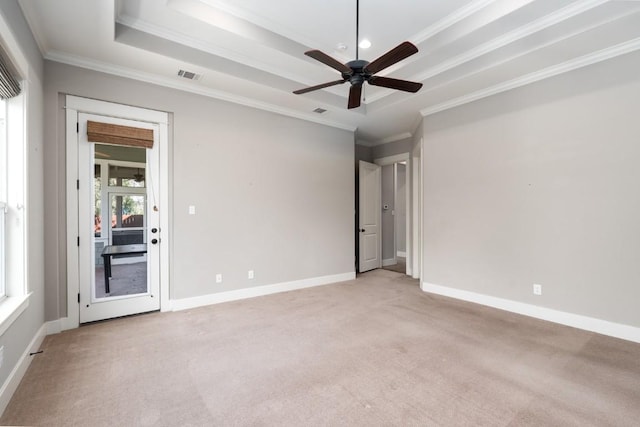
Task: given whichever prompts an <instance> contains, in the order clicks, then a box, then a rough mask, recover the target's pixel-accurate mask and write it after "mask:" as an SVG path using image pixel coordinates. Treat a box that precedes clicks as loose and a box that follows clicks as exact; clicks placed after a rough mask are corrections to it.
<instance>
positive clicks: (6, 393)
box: [0, 324, 46, 414]
mask: <svg viewBox="0 0 640 427" xmlns="http://www.w3.org/2000/svg"><path fill="white" fill-rule="evenodd" d="M45 329H46V327H45V325H44V324H43V325H42V326H41V327H40V329H38V331H37V332H36V334H35V336H34V337H33V338H32V339H31V342H30V343H29V345H28V346H27V348H26V349H25V351H24V352H23V353H22V356H21V357H20V359H19V360H18V363H16V365H15V366H14V367H13V370H12V371H11V373H10V374H9V376H8V377H7V379H6V380H5V382H4V384H2V388H0V414H2V413H4V410H5V409H6V408H7V405H8V404H9V401H10V400H11V397H12V396H13V393H15V391H16V390H17V388H18V386H19V385H20V381H22V378H23V377H24V374H25V373H26V372H27V368H28V367H29V365H30V364H31V360H32V359H33V357H34V356H29V353H33V352H36V351H38V349H39V348H40V346H41V345H42V341H43V340H44V337H45Z"/></svg>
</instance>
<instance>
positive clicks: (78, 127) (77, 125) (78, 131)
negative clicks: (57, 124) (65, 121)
mask: <svg viewBox="0 0 640 427" xmlns="http://www.w3.org/2000/svg"><path fill="white" fill-rule="evenodd" d="M76 133H80V123H79V122H76Z"/></svg>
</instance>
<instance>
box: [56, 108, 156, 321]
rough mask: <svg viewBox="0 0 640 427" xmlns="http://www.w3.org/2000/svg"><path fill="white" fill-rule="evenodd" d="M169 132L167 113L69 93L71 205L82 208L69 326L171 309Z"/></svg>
mask: <svg viewBox="0 0 640 427" xmlns="http://www.w3.org/2000/svg"><path fill="white" fill-rule="evenodd" d="M74 107H75V108H74ZM96 127H100V128H101V129H106V130H105V131H104V132H103V134H101V136H96V135H95V132H94V131H93V130H92V129H94V128H96ZM167 131H168V124H167V114H166V113H160V112H156V111H151V110H144V109H139V108H135V107H127V106H122V105H118V104H112V103H107V102H102V101H95V100H88V99H85V98H78V97H72V96H68V97H67V165H69V166H68V168H67V185H68V187H67V196H68V197H67V211H68V212H74V211H75V212H77V215H67V231H68V236H67V240H68V245H67V254H68V257H67V270H68V277H69V280H68V298H67V301H68V307H67V314H68V318H67V319H66V322H63V329H69V328H72V327H77V326H78V325H79V324H81V323H86V322H92V321H96V320H103V319H109V318H113V317H120V316H125V315H130V314H137V313H144V312H148V311H154V310H159V309H163V310H166V309H168V308H169V307H168V283H167V282H168V268H166V267H163V264H166V262H161V260H166V259H167V257H168V247H167V243H168V233H166V231H165V233H162V235H161V230H163V229H164V230H168V209H163V208H164V207H165V206H168V203H167V195H168V192H167V189H166V186H167V182H168V178H167V174H166V171H167V159H166V153H167V151H168V150H167V147H166V144H167V142H168V141H167V139H168V137H167V136H168V132H167ZM113 132H116V133H118V132H124V133H123V134H122V135H116V136H114V134H113ZM129 132H133V133H134V134H138V133H143V134H144V135H146V136H145V140H144V141H143V142H142V143H140V141H137V140H136V138H138V136H137V135H136V137H131V138H130V137H129V136H126V135H124V134H126V133H129ZM123 135H124V136H123ZM147 136H149V137H148V138H147ZM74 184H75V185H74ZM72 185H73V187H74V188H69V187H71V186H72ZM70 190H73V191H70ZM75 235H77V242H74V240H76V238H75ZM161 242H162V244H161ZM73 243H76V244H75V245H74V244H73ZM74 291H75V292H77V301H73V297H74V296H75V295H74ZM74 303H75V304H78V309H77V311H76V309H75V308H74V305H75V304H74Z"/></svg>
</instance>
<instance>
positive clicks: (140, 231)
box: [111, 194, 146, 245]
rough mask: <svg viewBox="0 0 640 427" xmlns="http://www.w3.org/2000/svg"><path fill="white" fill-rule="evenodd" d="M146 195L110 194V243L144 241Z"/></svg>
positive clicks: (127, 243) (125, 243)
mask: <svg viewBox="0 0 640 427" xmlns="http://www.w3.org/2000/svg"><path fill="white" fill-rule="evenodd" d="M145 209H146V196H144V195H142V194H126V195H125V194H115V195H112V196H111V244H112V245H131V244H136V243H144V227H145V225H146V224H145V222H146V221H145V218H144V212H145Z"/></svg>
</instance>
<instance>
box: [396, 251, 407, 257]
mask: <svg viewBox="0 0 640 427" xmlns="http://www.w3.org/2000/svg"><path fill="white" fill-rule="evenodd" d="M396 255H397V256H399V257H402V258H406V257H407V253H406V252H405V251H398V252H397V253H396Z"/></svg>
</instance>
